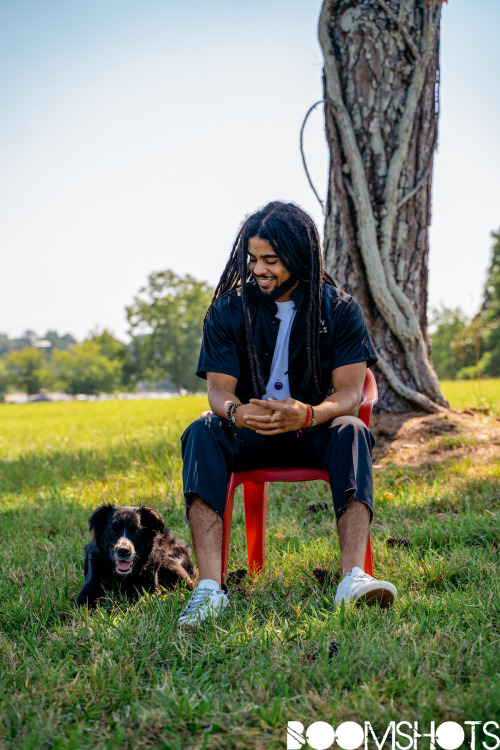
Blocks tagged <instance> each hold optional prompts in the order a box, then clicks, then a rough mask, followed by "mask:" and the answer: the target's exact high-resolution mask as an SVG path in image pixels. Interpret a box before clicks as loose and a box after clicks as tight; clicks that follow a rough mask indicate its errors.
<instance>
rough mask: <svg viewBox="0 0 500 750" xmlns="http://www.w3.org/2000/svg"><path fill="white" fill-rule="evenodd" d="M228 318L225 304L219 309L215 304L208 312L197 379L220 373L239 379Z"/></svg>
mask: <svg viewBox="0 0 500 750" xmlns="http://www.w3.org/2000/svg"><path fill="white" fill-rule="evenodd" d="M229 316H230V313H229V308H228V306H227V304H226V305H224V307H223V308H220V307H219V306H218V305H217V303H215V304H214V305H212V306H211V308H210V310H209V312H208V317H207V319H206V321H205V328H204V330H203V339H202V342H201V351H200V358H199V360H198V367H197V368H196V374H197V375H198V377H199V378H204V379H205V380H206V378H207V372H220V373H222V374H223V375H232V376H233V378H236V379H239V377H240V362H239V358H238V349H237V346H236V340H235V336H234V335H233V332H232V329H231V325H230V320H229Z"/></svg>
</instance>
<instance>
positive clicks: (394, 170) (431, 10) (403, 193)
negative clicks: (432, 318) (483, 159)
mask: <svg viewBox="0 0 500 750" xmlns="http://www.w3.org/2000/svg"><path fill="white" fill-rule="evenodd" d="M440 15H441V0H360V1H358V2H354V0H324V3H323V8H322V11H321V16H320V20H319V40H320V44H321V47H322V50H323V56H324V92H325V93H324V98H325V123H326V134H327V140H328V144H329V150H330V172H329V184H328V198H327V206H326V212H325V213H326V219H325V239H324V252H325V261H326V266H327V270H328V271H329V272H330V273H331V275H332V276H334V278H335V279H336V280H337V282H338V285H339V287H341V288H342V289H345V290H346V291H348V292H349V293H352V294H353V295H354V296H355V297H356V299H357V300H358V302H359V303H360V304H361V307H362V308H363V311H364V313H365V316H366V320H367V324H368V327H369V330H370V333H371V335H372V338H373V343H374V345H375V348H376V350H377V353H378V355H379V362H378V364H377V372H376V377H377V382H378V385H379V398H380V401H379V411H383V412H388V411H392V412H402V411H408V410H409V409H411V408H415V407H420V408H423V409H425V410H427V411H438V410H440V409H442V408H443V407H446V406H448V404H447V402H446V400H445V399H444V397H443V395H442V394H441V390H440V387H439V383H438V379H437V376H436V374H435V372H434V368H433V366H432V362H431V359H430V346H429V339H428V336H427V283H428V268H427V260H428V253H429V236H428V227H429V224H430V206H431V183H432V160H433V153H434V149H435V146H436V141H437V124H438V96H437V94H438V83H439V23H440Z"/></svg>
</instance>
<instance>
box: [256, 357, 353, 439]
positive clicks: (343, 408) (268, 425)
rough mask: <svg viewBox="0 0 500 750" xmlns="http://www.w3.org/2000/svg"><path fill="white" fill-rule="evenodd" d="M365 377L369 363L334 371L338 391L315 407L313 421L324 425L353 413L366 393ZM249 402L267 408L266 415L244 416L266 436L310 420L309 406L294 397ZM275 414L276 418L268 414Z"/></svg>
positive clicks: (334, 382)
mask: <svg viewBox="0 0 500 750" xmlns="http://www.w3.org/2000/svg"><path fill="white" fill-rule="evenodd" d="M365 376H366V362H356V363H355V364H352V365H344V366H343V367H337V368H336V369H335V370H333V372H332V383H333V389H334V391H335V393H333V394H332V395H331V396H329V397H328V398H327V399H325V400H324V401H323V402H322V403H321V404H317V405H315V404H312V406H313V407H314V424H315V425H318V424H323V422H329V421H331V420H332V419H335V418H336V417H343V416H346V415H351V414H354V413H355V412H356V409H357V408H358V406H359V402H360V401H361V395H362V393H363V383H364V382H365ZM250 403H251V404H254V405H256V406H259V407H260V408H262V409H264V410H265V413H264V415H263V416H262V417H261V416H258V415H255V416H254V415H252V416H250V417H246V418H245V417H244V419H245V422H246V424H247V425H248V427H250V428H251V429H254V430H256V431H257V432H259V433H261V434H265V435H279V434H280V433H282V432H291V431H292V430H299V429H301V428H302V427H303V426H304V424H305V421H306V419H307V405H306V404H304V403H302V402H301V401H297V400H295V399H293V398H285V399H279V400H271V401H261V400H260V399H254V398H253V399H250ZM273 413H274V421H273V422H269V416H270V415H271V414H273Z"/></svg>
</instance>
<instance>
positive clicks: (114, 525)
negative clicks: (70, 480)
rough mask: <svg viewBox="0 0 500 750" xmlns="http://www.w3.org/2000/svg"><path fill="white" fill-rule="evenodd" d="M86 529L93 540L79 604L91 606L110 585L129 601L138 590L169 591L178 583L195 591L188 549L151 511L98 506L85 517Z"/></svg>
mask: <svg viewBox="0 0 500 750" xmlns="http://www.w3.org/2000/svg"><path fill="white" fill-rule="evenodd" d="M89 531H91V532H93V538H92V540H91V541H90V542H89V543H88V544H87V546H86V547H85V567H84V570H85V585H84V587H83V588H82V590H81V591H80V593H79V594H78V598H77V600H76V603H77V604H78V605H79V606H82V605H84V604H85V603H87V604H88V606H89V607H94V606H95V605H96V601H97V599H99V597H101V596H104V594H105V590H106V589H111V588H113V586H116V588H117V589H119V590H120V591H121V592H122V593H123V594H125V595H126V596H127V597H128V598H129V599H135V598H136V597H137V596H138V595H139V594H140V593H141V592H142V591H148V592H153V591H156V590H158V589H159V588H160V587H163V588H172V587H173V586H175V584H176V583H177V582H178V581H185V583H186V585H187V587H188V589H190V590H191V591H192V590H193V589H194V588H195V582H194V580H193V576H194V568H193V564H192V562H191V559H190V557H189V547H188V546H187V544H185V543H184V542H182V541H181V540H180V539H177V538H176V537H175V536H174V535H173V534H171V533H170V531H169V530H168V529H166V528H165V522H164V520H163V518H162V517H161V516H160V514H159V513H157V511H156V510H153V508H148V507H146V506H144V505H141V506H140V507H128V506H121V507H115V506H114V505H102V506H101V507H100V508H97V510H95V511H94V512H93V513H92V515H91V516H90V518H89Z"/></svg>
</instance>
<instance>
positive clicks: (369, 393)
mask: <svg viewBox="0 0 500 750" xmlns="http://www.w3.org/2000/svg"><path fill="white" fill-rule="evenodd" d="M377 401H378V388H377V381H376V380H375V376H374V374H373V372H372V371H371V370H370V369H367V370H366V375H365V382H364V383H363V395H362V400H361V405H360V407H359V412H358V417H359V419H361V421H362V422H364V423H365V425H366V426H367V427H369V426H370V419H371V416H372V409H373V407H374V406H375V404H376V403H377Z"/></svg>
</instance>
